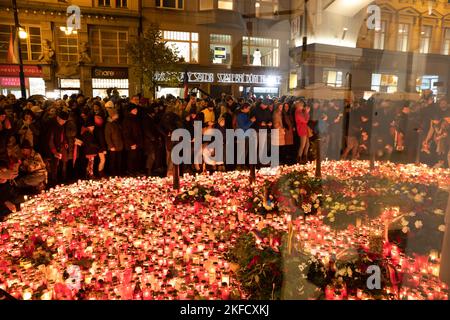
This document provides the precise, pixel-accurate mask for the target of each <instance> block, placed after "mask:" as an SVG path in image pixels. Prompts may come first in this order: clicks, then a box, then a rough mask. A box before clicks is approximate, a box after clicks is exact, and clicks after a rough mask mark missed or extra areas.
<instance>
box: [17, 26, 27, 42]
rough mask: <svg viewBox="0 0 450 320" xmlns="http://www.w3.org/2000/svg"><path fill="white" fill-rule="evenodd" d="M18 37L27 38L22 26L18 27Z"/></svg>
mask: <svg viewBox="0 0 450 320" xmlns="http://www.w3.org/2000/svg"><path fill="white" fill-rule="evenodd" d="M19 38H20V39H26V38H28V33H27V32H26V31H25V29H24V28H23V27H19Z"/></svg>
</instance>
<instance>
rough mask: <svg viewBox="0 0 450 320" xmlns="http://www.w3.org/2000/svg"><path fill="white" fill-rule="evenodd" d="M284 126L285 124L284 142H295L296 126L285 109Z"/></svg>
mask: <svg viewBox="0 0 450 320" xmlns="http://www.w3.org/2000/svg"><path fill="white" fill-rule="evenodd" d="M282 117H283V126H284V143H285V145H287V146H290V145H293V144H294V126H293V121H292V118H291V115H290V114H289V113H286V112H284V111H283V114H282Z"/></svg>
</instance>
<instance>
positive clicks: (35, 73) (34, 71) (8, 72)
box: [0, 64, 42, 78]
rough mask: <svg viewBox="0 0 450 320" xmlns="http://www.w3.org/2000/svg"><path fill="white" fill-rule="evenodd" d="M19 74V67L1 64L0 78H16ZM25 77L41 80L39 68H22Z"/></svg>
mask: <svg viewBox="0 0 450 320" xmlns="http://www.w3.org/2000/svg"><path fill="white" fill-rule="evenodd" d="M19 72H20V68H19V65H13V64H12V65H10V64H2V65H0V76H3V77H18V76H19ZM23 72H24V74H25V77H28V78H42V69H41V67H39V66H23Z"/></svg>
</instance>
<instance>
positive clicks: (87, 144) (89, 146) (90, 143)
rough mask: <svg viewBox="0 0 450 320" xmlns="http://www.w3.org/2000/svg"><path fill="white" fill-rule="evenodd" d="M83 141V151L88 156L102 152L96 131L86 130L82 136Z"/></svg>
mask: <svg viewBox="0 0 450 320" xmlns="http://www.w3.org/2000/svg"><path fill="white" fill-rule="evenodd" d="M80 140H81V141H83V151H84V155H86V156H93V155H97V154H98V153H99V152H100V146H99V144H98V142H97V140H96V139H95V136H94V133H92V132H90V131H89V130H85V131H84V132H83V133H82V134H81V137H80Z"/></svg>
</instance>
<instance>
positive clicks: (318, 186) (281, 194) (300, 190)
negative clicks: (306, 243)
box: [272, 171, 322, 218]
mask: <svg viewBox="0 0 450 320" xmlns="http://www.w3.org/2000/svg"><path fill="white" fill-rule="evenodd" d="M272 192H273V194H274V196H275V199H276V200H277V201H278V203H279V209H280V210H281V211H284V212H288V213H291V214H292V215H293V218H297V217H299V216H305V215H314V214H317V212H318V209H319V208H320V205H321V203H322V180H320V179H316V178H311V177H309V176H308V175H307V173H306V172H299V171H293V172H291V173H288V174H285V175H283V176H281V177H280V178H279V179H278V180H277V181H275V182H274V183H273V184H272Z"/></svg>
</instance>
